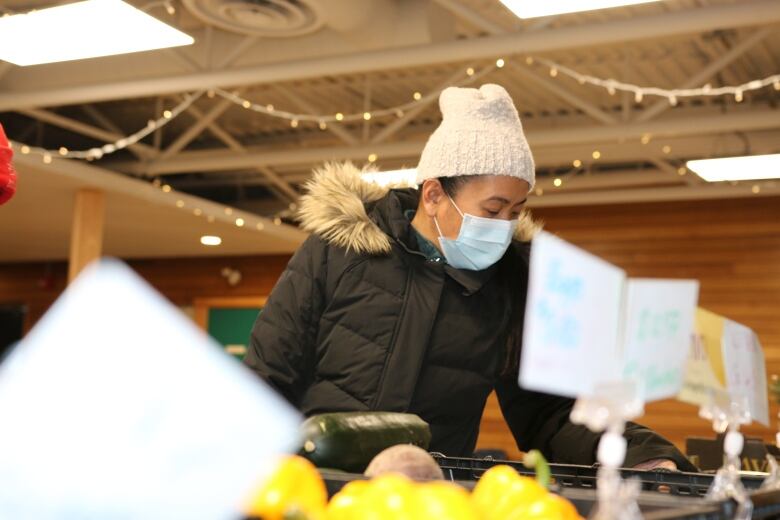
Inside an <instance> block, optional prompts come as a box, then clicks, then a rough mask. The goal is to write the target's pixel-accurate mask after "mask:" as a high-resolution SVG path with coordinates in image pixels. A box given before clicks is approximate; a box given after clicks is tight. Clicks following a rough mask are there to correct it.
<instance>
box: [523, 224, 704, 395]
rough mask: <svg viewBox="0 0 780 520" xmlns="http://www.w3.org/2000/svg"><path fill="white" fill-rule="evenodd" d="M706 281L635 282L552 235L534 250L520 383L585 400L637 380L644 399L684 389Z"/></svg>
mask: <svg viewBox="0 0 780 520" xmlns="http://www.w3.org/2000/svg"><path fill="white" fill-rule="evenodd" d="M697 299H698V282H696V281H693V280H655V279H636V280H633V279H628V278H627V277H626V275H625V273H624V272H623V271H622V270H620V269H618V268H617V267H615V266H613V265H612V264H609V263H608V262H605V261H604V260H601V259H599V258H597V257H595V256H593V255H591V254H590V253H587V252H585V251H583V250H581V249H579V248H577V247H576V246H573V245H571V244H569V243H567V242H565V241H563V240H562V239H560V238H557V237H555V236H553V235H551V234H549V233H545V232H542V233H540V234H538V235H537V236H536V237H535V238H534V241H533V245H532V248H531V262H530V277H529V285H528V299H527V302H526V317H525V329H524V335H523V352H522V356H521V366H520V378H519V382H520V385H521V386H522V387H524V388H528V389H530V390H537V391H542V392H548V393H554V394H559V395H565V396H569V397H578V396H586V395H593V392H594V391H595V388H596V386H597V385H599V384H606V383H613V382H617V381H621V380H625V379H630V380H635V381H636V382H637V383H638V385H637V386H638V391H639V392H640V395H641V396H642V397H643V399H644V400H655V399H662V398H664V397H670V396H673V395H675V394H676V393H677V392H678V391H679V390H680V387H681V386H682V381H683V374H684V367H685V363H686V360H687V357H688V351H689V349H690V343H691V338H692V337H693V321H694V313H695V309H696V301H697Z"/></svg>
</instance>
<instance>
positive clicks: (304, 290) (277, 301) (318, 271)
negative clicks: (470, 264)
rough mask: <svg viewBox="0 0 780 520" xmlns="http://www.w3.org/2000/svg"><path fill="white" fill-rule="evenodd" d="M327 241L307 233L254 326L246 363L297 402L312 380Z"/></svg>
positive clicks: (321, 306)
mask: <svg viewBox="0 0 780 520" xmlns="http://www.w3.org/2000/svg"><path fill="white" fill-rule="evenodd" d="M326 259H327V245H326V244H325V243H324V242H323V241H322V240H321V239H320V238H318V237H316V236H313V235H312V236H311V237H309V238H308V239H306V241H305V242H304V243H303V245H302V246H301V247H300V248H299V249H298V251H297V252H296V253H295V255H293V257H292V259H291V260H290V262H289V263H288V265H287V268H286V269H285V271H284V273H282V276H281V277H280V278H279V280H278V281H277V283H276V286H275V287H274V289H273V291H272V292H271V295H270V297H269V298H268V301H267V302H266V305H265V307H264V308H263V310H262V312H261V313H260V315H259V316H258V318H257V321H256V322H255V325H254V327H253V328H252V336H251V339H250V345H249V349H248V352H247V354H246V357H245V358H244V363H245V364H246V366H248V367H249V368H250V369H252V370H253V371H254V372H255V373H256V374H257V375H258V376H260V377H261V378H263V379H264V380H265V381H266V382H268V383H269V384H270V385H271V386H273V387H274V388H275V389H276V390H278V391H279V393H281V394H282V395H283V396H284V397H285V398H286V399H287V400H288V401H290V403H292V404H293V405H294V406H298V405H299V403H300V399H301V396H302V395H303V392H304V391H305V390H306V388H307V387H308V386H309V384H310V383H311V377H312V374H313V372H314V362H315V352H314V350H315V340H316V334H317V326H318V323H319V317H320V315H321V314H322V311H323V308H324V305H325V296H324V292H325V291H324V286H325V275H326V268H327V267H326Z"/></svg>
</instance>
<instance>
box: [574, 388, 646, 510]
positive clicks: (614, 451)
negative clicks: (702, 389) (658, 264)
mask: <svg viewBox="0 0 780 520" xmlns="http://www.w3.org/2000/svg"><path fill="white" fill-rule="evenodd" d="M643 412H644V403H643V402H642V400H641V399H640V398H639V396H638V394H637V389H636V385H635V383H633V382H630V381H620V382H617V383H609V384H602V385H598V386H597V387H596V388H595V391H594V393H593V395H592V396H588V397H580V398H579V399H577V401H576V402H575V404H574V408H573V409H572V412H571V421H572V422H573V423H575V424H582V425H584V426H587V427H588V428H589V429H590V430H592V431H594V432H604V434H603V435H602V436H601V440H600V441H599V445H598V451H597V460H598V462H599V464H600V467H599V470H598V476H597V497H598V503H597V505H596V507H595V508H594V510H593V512H591V514H590V519H591V520H641V518H642V514H641V512H640V511H639V506H638V505H637V501H636V499H637V497H638V495H639V491H640V484H639V481H637V480H623V478H622V477H621V476H620V467H621V466H622V464H623V462H624V461H625V458H626V449H627V447H628V443H627V441H626V438H625V437H623V432H624V431H625V429H626V421H629V420H631V419H633V418H636V417H639V416H641V415H642V413H643Z"/></svg>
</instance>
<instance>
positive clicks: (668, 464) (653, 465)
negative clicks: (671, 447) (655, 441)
mask: <svg viewBox="0 0 780 520" xmlns="http://www.w3.org/2000/svg"><path fill="white" fill-rule="evenodd" d="M634 469H642V470H651V469H668V470H671V471H677V464H676V463H675V462H674V461H673V460H669V459H651V460H646V461H645V462H642V463H640V464H637V465H636V466H634Z"/></svg>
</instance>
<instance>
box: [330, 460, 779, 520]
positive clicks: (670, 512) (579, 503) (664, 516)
mask: <svg viewBox="0 0 780 520" xmlns="http://www.w3.org/2000/svg"><path fill="white" fill-rule="evenodd" d="M320 473H321V474H322V477H323V479H324V480H325V485H326V487H327V489H328V495H329V496H333V495H335V494H336V493H338V491H339V490H340V489H341V488H342V487H344V486H345V485H346V484H347V483H348V482H351V481H353V480H361V479H364V478H365V477H364V476H363V475H357V474H352V473H344V472H341V471H331V470H326V469H320ZM454 482H455V483H456V484H458V485H460V486H462V487H464V488H466V489H468V490H471V489H473V487H474V485H475V484H476V480H462V481H459V480H455V481H454ZM552 491H554V492H556V493H558V494H559V495H561V496H563V497H565V498H567V499H568V500H570V501H571V502H572V503H573V504H574V506H575V507H576V508H577V511H578V512H579V513H580V515H582V516H583V517H585V518H587V516H588V514H589V513H590V511H591V509H593V506H594V505H595V504H596V500H597V498H596V491H595V490H593V489H584V488H574V487H571V488H561V487H559V486H555V487H554V488H553V489H552ZM637 502H638V504H639V508H640V510H641V511H642V514H643V516H644V518H645V520H728V519H730V518H732V516H733V513H734V508H733V504H732V503H730V502H724V503H720V502H709V501H705V500H703V499H701V498H692V497H680V496H673V495H669V494H660V493H648V492H643V493H641V494H640V496H639V498H638V499H637ZM761 518H763V517H761Z"/></svg>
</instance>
